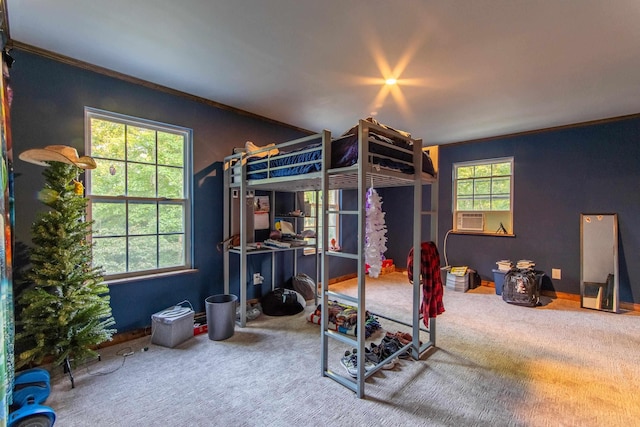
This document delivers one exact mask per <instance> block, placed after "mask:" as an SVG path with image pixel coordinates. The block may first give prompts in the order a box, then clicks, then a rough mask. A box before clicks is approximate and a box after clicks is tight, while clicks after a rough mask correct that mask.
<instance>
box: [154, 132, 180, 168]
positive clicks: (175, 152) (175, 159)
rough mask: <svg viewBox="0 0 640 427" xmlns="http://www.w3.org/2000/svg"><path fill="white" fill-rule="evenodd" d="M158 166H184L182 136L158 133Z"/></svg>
mask: <svg viewBox="0 0 640 427" xmlns="http://www.w3.org/2000/svg"><path fill="white" fill-rule="evenodd" d="M158 164H160V165H168V166H179V167H182V166H183V165H184V136H182V135H176V134H173V133H167V132H158Z"/></svg>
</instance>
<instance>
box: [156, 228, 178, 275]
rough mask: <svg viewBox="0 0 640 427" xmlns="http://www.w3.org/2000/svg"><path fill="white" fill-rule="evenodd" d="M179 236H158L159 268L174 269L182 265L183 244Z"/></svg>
mask: <svg viewBox="0 0 640 427" xmlns="http://www.w3.org/2000/svg"><path fill="white" fill-rule="evenodd" d="M182 239H183V236H182V235H181V234H178V235H175V234H172V235H169V236H160V248H159V252H158V256H159V258H160V261H159V262H160V265H159V267H161V268H166V267H175V266H178V265H183V264H184V249H183V248H184V243H182Z"/></svg>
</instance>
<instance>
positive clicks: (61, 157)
mask: <svg viewBox="0 0 640 427" xmlns="http://www.w3.org/2000/svg"><path fill="white" fill-rule="evenodd" d="M18 157H20V160H24V161H25V162H29V163H33V164H36V165H40V166H49V163H47V162H62V163H69V164H71V165H76V166H77V167H79V168H81V169H95V168H96V162H95V160H93V159H92V158H91V157H89V156H82V157H78V152H77V151H76V149H75V148H73V147H69V146H67V145H47V146H46V147H44V148H33V149H31V150H27V151H23V152H22V153H20V155H19V156H18Z"/></svg>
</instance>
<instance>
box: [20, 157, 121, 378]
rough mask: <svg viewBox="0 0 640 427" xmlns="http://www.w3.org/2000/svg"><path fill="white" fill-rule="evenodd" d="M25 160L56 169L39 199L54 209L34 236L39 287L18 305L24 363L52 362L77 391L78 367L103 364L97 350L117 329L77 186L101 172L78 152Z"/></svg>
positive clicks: (49, 171) (32, 278)
mask: <svg viewBox="0 0 640 427" xmlns="http://www.w3.org/2000/svg"><path fill="white" fill-rule="evenodd" d="M20 158H21V159H23V160H26V161H29V162H32V163H36V164H44V165H49V167H47V168H46V169H45V170H44V172H43V175H44V178H45V186H44V188H43V190H42V191H40V193H39V194H38V198H39V200H40V201H41V202H43V203H44V204H45V205H46V206H47V207H48V208H49V209H48V211H46V212H42V213H40V214H39V215H38V217H37V219H36V221H35V223H34V224H33V226H32V229H31V230H32V240H33V244H34V245H33V248H32V249H31V251H30V261H31V267H30V270H29V271H28V272H27V273H26V279H27V280H28V281H29V282H30V283H31V284H30V286H29V287H27V288H26V289H24V290H23V291H22V292H21V293H20V295H19V296H18V299H17V302H18V308H19V311H18V318H17V321H16V325H17V327H18V333H17V334H16V340H17V343H18V344H19V348H20V352H19V353H18V358H17V364H18V366H24V365H29V364H32V363H36V364H38V363H41V362H42V361H43V359H44V358H45V357H49V356H52V357H53V358H54V360H53V363H54V364H64V366H65V371H66V372H67V373H68V374H69V377H70V378H71V386H72V387H73V386H74V384H73V376H72V375H71V368H72V366H75V365H76V364H77V363H78V362H81V361H84V360H86V359H87V358H92V357H96V356H97V353H96V351H95V350H94V348H95V347H96V346H97V345H98V344H101V343H103V342H105V341H108V340H110V339H111V337H112V335H113V334H114V333H115V329H111V328H110V327H111V326H112V325H113V324H114V323H115V321H114V319H113V317H112V316H111V307H110V305H109V288H108V287H107V286H106V285H105V284H104V282H103V277H102V269H101V268H100V267H94V266H92V262H91V261H92V258H91V243H90V242H89V241H88V240H87V237H88V236H89V235H90V233H91V224H90V223H88V222H86V221H85V213H86V207H87V199H86V198H84V196H83V193H84V188H83V186H82V184H81V183H80V182H79V181H78V180H77V177H78V176H79V173H80V172H81V169H88V168H93V167H95V162H93V159H91V158H90V157H80V158H78V155H77V153H76V151H75V149H73V148H71V147H66V146H49V147H46V148H45V149H38V150H28V151H26V152H24V153H22V154H21V155H20ZM43 162H45V163H43Z"/></svg>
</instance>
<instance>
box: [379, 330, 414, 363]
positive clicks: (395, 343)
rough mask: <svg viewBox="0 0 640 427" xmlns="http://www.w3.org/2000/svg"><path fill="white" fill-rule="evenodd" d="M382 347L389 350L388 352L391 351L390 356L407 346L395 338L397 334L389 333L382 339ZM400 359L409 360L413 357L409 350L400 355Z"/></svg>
mask: <svg viewBox="0 0 640 427" xmlns="http://www.w3.org/2000/svg"><path fill="white" fill-rule="evenodd" d="M380 345H384V346H385V347H386V348H387V351H389V354H393V353H395V352H396V351H398V350H400V349H401V348H402V347H404V346H405V345H406V344H402V343H401V342H400V340H399V339H398V337H396V336H395V334H392V335H389V333H388V332H387V335H386V336H385V337H384V338H382V342H381V343H380ZM398 357H399V358H400V359H408V358H410V357H411V355H410V354H409V350H407V351H405V352H403V353H401V354H399V355H398Z"/></svg>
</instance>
